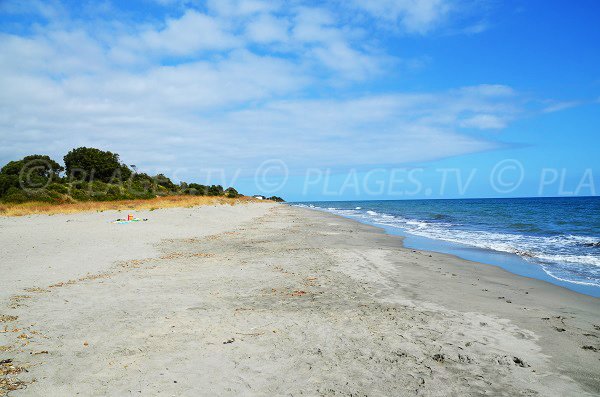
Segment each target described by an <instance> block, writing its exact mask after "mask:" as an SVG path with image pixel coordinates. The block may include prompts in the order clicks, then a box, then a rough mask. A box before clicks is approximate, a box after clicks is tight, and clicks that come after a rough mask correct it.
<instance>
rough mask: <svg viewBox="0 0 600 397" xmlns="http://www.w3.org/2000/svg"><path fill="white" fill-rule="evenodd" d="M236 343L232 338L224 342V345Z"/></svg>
mask: <svg viewBox="0 0 600 397" xmlns="http://www.w3.org/2000/svg"><path fill="white" fill-rule="evenodd" d="M233 342H235V338H231V339H227V340H226V341H225V342H223V344H224V345H228V344H230V343H233Z"/></svg>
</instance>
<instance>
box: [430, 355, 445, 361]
mask: <svg viewBox="0 0 600 397" xmlns="http://www.w3.org/2000/svg"><path fill="white" fill-rule="evenodd" d="M431 358H433V359H434V360H435V361H437V362H438V363H443V362H444V360H445V359H446V356H444V355H443V354H434V355H433V356H432V357H431Z"/></svg>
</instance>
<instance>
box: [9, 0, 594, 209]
mask: <svg viewBox="0 0 600 397" xmlns="http://www.w3.org/2000/svg"><path fill="white" fill-rule="evenodd" d="M598 15H600V5H599V4H598V2H596V1H578V2H567V1H552V2H548V1H533V0H531V1H491V0H472V1H453V0H421V1H414V0H396V1H391V0H371V1H368V2H363V1H358V0H357V1H352V0H348V1H330V2H310V1H290V2H278V1H269V2H263V1H259V0H235V1H234V0H231V1H230V0H220V1H179V0H138V1H128V2H121V1H119V2H117V1H112V2H111V1H87V2H86V1H77V2H75V1H73V2H67V1H62V2H61V1H52V0H50V1H35V0H33V1H28V2H23V1H13V0H3V1H0V87H1V88H2V89H1V90H0V142H1V145H0V163H6V162H8V161H10V160H13V159H17V158H20V157H22V156H25V155H28V154H31V153H39V154H48V155H50V156H52V157H54V158H56V159H61V157H62V156H63V155H64V154H65V153H66V152H67V151H68V150H69V149H71V148H73V147H77V146H84V145H85V146H94V147H99V148H102V149H106V150H111V151H114V152H117V153H119V154H120V155H121V158H122V159H123V160H124V161H125V162H127V163H128V164H136V165H137V166H138V167H139V168H140V169H142V170H145V171H147V172H149V173H158V172H163V173H165V174H166V175H169V176H171V177H173V178H174V179H175V180H187V181H196V182H201V183H207V182H208V183H221V184H224V185H229V184H233V185H235V186H236V187H238V188H239V190H241V191H243V192H245V193H265V194H277V195H280V196H283V197H285V198H287V199H290V200H319V199H325V200H336V199H396V198H452V197H499V196H507V197H510V196H538V195H542V196H557V195H596V194H598V191H600V160H599V158H600V156H598V152H600V144H599V143H598V142H599V140H598V137H599V135H600V51H598V49H597V47H598V44H597V43H599V42H600V27H599V26H598V23H597V16H598Z"/></svg>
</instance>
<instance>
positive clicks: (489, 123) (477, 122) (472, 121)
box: [460, 114, 507, 130]
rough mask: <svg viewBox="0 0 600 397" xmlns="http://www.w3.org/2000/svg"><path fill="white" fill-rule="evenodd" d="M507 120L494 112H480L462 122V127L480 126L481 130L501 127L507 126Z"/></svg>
mask: <svg viewBox="0 0 600 397" xmlns="http://www.w3.org/2000/svg"><path fill="white" fill-rule="evenodd" d="M506 124H507V122H506V120H503V119H501V118H500V117H498V116H495V115H492V114H478V115H476V116H473V117H469V118H466V119H464V120H462V121H461V122H460V125H461V127H466V128H478V129H480V130H489V129H501V128H504V127H506Z"/></svg>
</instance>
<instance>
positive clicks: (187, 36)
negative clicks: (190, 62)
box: [129, 10, 239, 56]
mask: <svg viewBox="0 0 600 397" xmlns="http://www.w3.org/2000/svg"><path fill="white" fill-rule="evenodd" d="M222 24H223V20H221V19H217V18H213V17H210V16H208V15H205V14H202V13H200V12H197V11H192V10H188V11H186V12H185V14H183V16H181V17H180V18H177V19H168V20H167V22H166V26H165V27H164V29H160V30H154V29H150V30H147V31H145V32H143V33H142V34H141V35H140V36H139V38H138V37H132V38H130V43H129V44H130V45H131V48H132V49H133V48H139V49H140V50H142V51H144V50H146V51H147V50H150V51H158V52H159V53H162V54H167V55H187V56H189V55H193V54H194V53H196V52H197V51H200V50H222V49H228V48H232V47H235V46H236V45H239V40H238V39H237V38H236V37H234V36H233V35H231V34H230V33H228V32H227V31H226V29H225V28H224V27H223V26H222ZM140 47H141V48H140Z"/></svg>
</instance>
